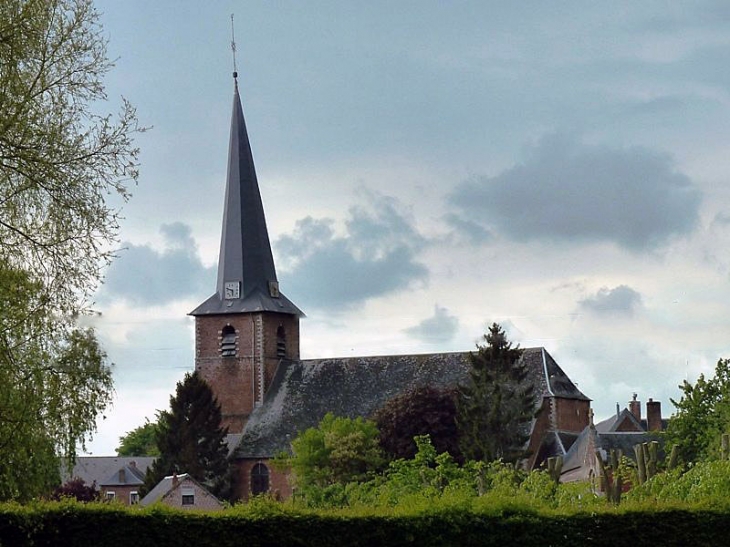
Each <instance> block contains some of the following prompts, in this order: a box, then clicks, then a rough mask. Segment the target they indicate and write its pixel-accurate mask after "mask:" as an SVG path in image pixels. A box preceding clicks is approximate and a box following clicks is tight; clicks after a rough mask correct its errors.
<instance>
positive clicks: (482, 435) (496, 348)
mask: <svg viewBox="0 0 730 547" xmlns="http://www.w3.org/2000/svg"><path fill="white" fill-rule="evenodd" d="M484 340H485V341H486V345H479V344H477V351H476V352H475V353H470V354H469V360H470V361H471V371H470V375H469V380H468V382H467V384H466V385H464V386H462V387H461V388H460V390H459V398H458V401H457V425H458V426H459V432H460V446H461V451H462V453H463V455H464V457H465V458H466V459H469V460H482V461H493V460H498V459H502V460H503V461H505V462H517V461H519V460H520V459H521V458H523V457H525V455H526V451H525V445H526V443H527V440H528V439H529V425H530V422H531V420H532V418H533V417H534V415H535V390H534V386H533V383H532V382H531V381H530V379H529V377H528V374H529V372H528V369H527V366H526V364H525V363H523V362H522V361H521V360H520V357H521V356H522V351H523V350H522V349H520V347H519V346H516V347H512V343H511V342H509V341H508V340H507V337H506V335H505V333H504V330H502V327H501V326H500V325H498V324H497V323H493V324H492V326H491V327H489V332H488V333H487V334H485V335H484Z"/></svg>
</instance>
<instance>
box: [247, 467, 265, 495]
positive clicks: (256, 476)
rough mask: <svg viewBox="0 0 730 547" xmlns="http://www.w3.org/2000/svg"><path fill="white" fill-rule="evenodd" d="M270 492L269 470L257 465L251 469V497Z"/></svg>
mask: <svg viewBox="0 0 730 547" xmlns="http://www.w3.org/2000/svg"><path fill="white" fill-rule="evenodd" d="M268 491H269V468H268V467H266V466H265V465H264V464H263V463H257V464H256V465H254V466H253V469H251V495H252V496H256V495H258V494H265V493H266V492H268Z"/></svg>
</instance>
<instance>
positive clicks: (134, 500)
mask: <svg viewBox="0 0 730 547" xmlns="http://www.w3.org/2000/svg"><path fill="white" fill-rule="evenodd" d="M138 503H139V492H137V491H133V492H130V493H129V505H137V504H138Z"/></svg>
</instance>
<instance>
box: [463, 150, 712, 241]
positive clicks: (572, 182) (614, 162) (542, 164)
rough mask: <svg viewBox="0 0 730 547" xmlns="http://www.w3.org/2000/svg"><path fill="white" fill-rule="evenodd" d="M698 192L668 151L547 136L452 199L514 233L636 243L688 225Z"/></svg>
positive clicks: (477, 218) (693, 220)
mask: <svg viewBox="0 0 730 547" xmlns="http://www.w3.org/2000/svg"><path fill="white" fill-rule="evenodd" d="M701 197H702V196H701V192H700V191H699V189H698V188H697V187H696V186H695V185H694V184H693V183H692V181H691V180H690V179H689V177H687V176H686V175H684V174H682V173H680V172H678V171H676V170H675V169H674V168H673V165H672V161H671V158H670V157H669V156H667V155H665V154H659V153H657V152H654V151H651V150H648V149H645V148H628V149H614V148H608V147H605V146H584V145H581V144H579V143H577V142H574V141H572V140H570V139H566V138H560V137H550V138H546V139H543V140H542V141H541V142H540V143H539V144H538V145H537V146H536V147H535V148H534V150H533V151H532V153H531V155H530V156H529V158H528V159H527V160H526V161H525V162H523V163H521V164H519V165H516V166H515V167H512V168H511V169H508V170H507V171H504V172H502V173H501V174H499V175H497V176H495V177H491V178H490V177H482V178H478V179H473V180H470V181H467V182H464V183H462V184H460V185H459V186H458V187H457V188H456V189H455V190H454V191H453V192H452V194H451V195H450V196H449V200H450V202H451V204H452V205H454V206H455V207H456V208H457V210H458V212H459V215H460V217H461V218H463V220H465V221H472V222H477V223H480V224H482V223H483V224H482V225H483V226H484V227H485V228H486V227H494V228H495V229H496V230H498V231H500V232H502V233H504V234H505V235H507V236H508V237H511V238H513V239H516V240H534V239H542V240H556V241H612V242H614V243H616V244H618V245H620V246H622V247H624V248H627V249H631V250H633V251H639V250H646V249H653V248H656V247H659V246H661V245H662V244H664V243H666V242H667V241H668V240H669V239H670V238H672V237H675V236H681V235H686V234H688V233H690V232H691V231H692V230H693V229H694V228H695V226H696V224H697V221H698V209H699V205H700V201H701ZM485 224H486V226H485Z"/></svg>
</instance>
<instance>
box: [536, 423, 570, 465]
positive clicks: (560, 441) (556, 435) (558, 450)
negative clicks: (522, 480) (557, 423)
mask: <svg viewBox="0 0 730 547" xmlns="http://www.w3.org/2000/svg"><path fill="white" fill-rule="evenodd" d="M578 436H579V433H575V432H573V431H555V430H552V431H548V432H547V433H546V434H545V436H544V437H543V439H542V441H541V442H540V446H539V448H538V449H537V454H536V456H535V464H534V465H535V466H536V467H539V466H541V465H542V464H543V462H545V461H546V460H547V459H548V458H550V457H552V456H563V457H564V456H565V455H566V454H567V453H568V451H569V450H570V448H571V447H572V446H573V444H574V443H575V441H576V440H577V439H578Z"/></svg>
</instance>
